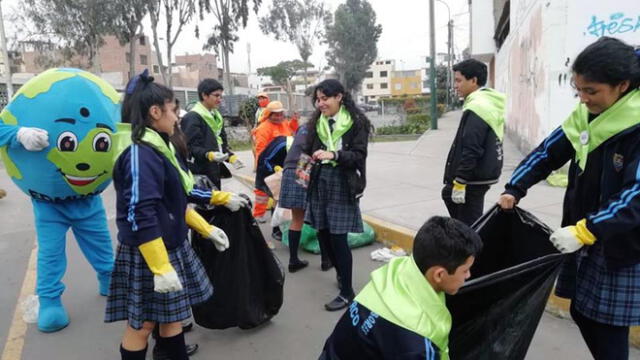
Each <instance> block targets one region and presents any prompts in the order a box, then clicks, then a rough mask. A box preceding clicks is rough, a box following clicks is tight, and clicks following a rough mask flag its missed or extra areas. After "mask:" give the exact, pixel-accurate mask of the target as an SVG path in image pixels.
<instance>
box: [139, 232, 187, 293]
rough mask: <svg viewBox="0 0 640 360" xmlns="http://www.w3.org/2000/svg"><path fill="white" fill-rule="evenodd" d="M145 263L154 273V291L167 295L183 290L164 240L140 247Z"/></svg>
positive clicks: (150, 242) (153, 241)
mask: <svg viewBox="0 0 640 360" xmlns="http://www.w3.org/2000/svg"><path fill="white" fill-rule="evenodd" d="M138 249H139V250H140V253H142V257H143V258H144V261H145V262H146V263H147V266H149V270H151V272H152V273H153V290H154V291H155V292H158V293H167V292H172V291H180V290H182V283H180V279H179V278H178V273H176V270H175V269H174V268H173V266H172V265H171V262H170V261H169V254H168V253H167V248H166V247H165V246H164V241H162V238H157V239H155V240H151V241H149V242H146V243H144V244H142V245H140V246H138Z"/></svg>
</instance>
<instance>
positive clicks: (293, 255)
mask: <svg viewBox="0 0 640 360" xmlns="http://www.w3.org/2000/svg"><path fill="white" fill-rule="evenodd" d="M301 234H302V232H300V231H295V230H289V264H294V263H297V262H299V261H300V259H299V258H298V246H299V245H300V235H301Z"/></svg>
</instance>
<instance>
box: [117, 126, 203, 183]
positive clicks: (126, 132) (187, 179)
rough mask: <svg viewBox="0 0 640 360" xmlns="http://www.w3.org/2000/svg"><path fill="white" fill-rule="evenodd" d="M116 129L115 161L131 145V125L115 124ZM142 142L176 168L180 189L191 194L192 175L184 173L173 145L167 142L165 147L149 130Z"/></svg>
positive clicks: (147, 129) (193, 181)
mask: <svg viewBox="0 0 640 360" xmlns="http://www.w3.org/2000/svg"><path fill="white" fill-rule="evenodd" d="M116 127H117V129H118V131H117V132H116V141H115V149H114V156H115V160H117V159H118V157H119V156H120V154H122V152H123V151H124V150H125V149H126V148H127V147H129V146H130V145H131V144H132V143H133V142H132V141H131V124H128V123H118V124H116ZM142 141H144V142H145V143H147V144H149V146H151V147H152V148H154V149H155V150H156V151H158V152H159V153H160V154H162V156H164V157H165V158H166V159H167V160H169V162H170V163H171V165H173V167H174V168H176V170H177V171H178V174H179V175H180V183H181V184H182V188H183V189H184V192H185V194H189V193H191V191H192V190H193V186H194V184H195V180H194V178H193V175H192V174H191V171H189V170H186V171H185V170H183V169H182V167H181V166H180V163H179V162H178V158H177V157H176V150H175V148H174V147H173V144H172V143H171V142H169V145H167V143H166V142H165V141H164V139H162V137H160V134H158V133H157V132H155V131H154V130H152V129H150V128H146V129H145V132H144V135H143V136H142ZM114 163H115V161H114Z"/></svg>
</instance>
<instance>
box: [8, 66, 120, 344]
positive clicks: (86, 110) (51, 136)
mask: <svg viewBox="0 0 640 360" xmlns="http://www.w3.org/2000/svg"><path fill="white" fill-rule="evenodd" d="M119 101H120V95H119V94H118V93H117V92H116V91H115V89H114V88H113V87H112V86H111V85H109V84H108V83H107V82H105V81H104V80H102V79H101V78H99V77H97V76H95V75H93V74H91V73H89V72H86V71H82V70H78V69H68V68H59V69H50V70H47V71H45V72H43V73H41V74H40V75H38V76H36V77H34V78H33V79H31V80H29V81H28V82H27V83H26V84H24V85H23V86H22V87H21V88H20V90H19V91H18V92H17V93H16V95H15V96H14V97H13V99H12V100H11V102H10V103H9V104H8V105H7V107H5V108H4V110H3V111H2V113H0V155H2V159H3V161H4V162H5V166H6V169H7V172H8V173H9V175H10V176H11V179H12V180H13V181H14V182H15V183H16V185H18V187H19V188H20V189H21V190H22V191H24V192H25V193H26V194H27V195H29V196H30V197H31V199H32V204H33V209H34V214H35V223H36V232H37V236H38V269H37V287H36V292H37V294H38V296H39V301H40V305H39V316H38V329H40V330H41V331H43V332H54V331H58V330H60V329H62V328H64V327H66V326H67V325H68V324H69V316H68V314H67V312H66V310H65V309H64V307H63V305H62V301H61V295H62V293H63V291H64V289H65V286H64V284H63V283H62V277H63V276H64V273H65V270H66V265H67V260H66V255H65V238H66V233H67V232H68V230H69V228H71V229H72V231H73V234H74V235H75V238H76V240H77V242H78V245H79V246H80V249H81V250H82V252H83V254H84V255H85V257H86V258H87V260H88V261H89V263H90V264H91V265H92V267H93V268H94V269H95V271H96V273H97V279H98V288H99V293H100V294H101V295H107V292H108V290H109V281H110V278H111V270H112V268H113V248H112V245H111V236H110V234H109V230H108V227H107V219H106V214H105V210H104V206H103V204H102V199H101V198H100V196H99V194H100V193H101V192H102V191H103V190H104V189H105V188H106V187H107V186H108V185H109V183H110V181H111V171H112V168H113V159H114V154H113V152H114V149H113V148H114V147H113V146H112V144H113V135H114V132H115V131H116V123H117V122H118V121H119V119H120V105H119Z"/></svg>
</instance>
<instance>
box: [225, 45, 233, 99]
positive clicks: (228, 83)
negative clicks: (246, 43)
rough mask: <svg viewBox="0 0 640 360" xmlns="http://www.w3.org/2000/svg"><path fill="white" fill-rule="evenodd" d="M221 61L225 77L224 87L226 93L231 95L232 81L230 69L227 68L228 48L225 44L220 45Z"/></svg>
mask: <svg viewBox="0 0 640 360" xmlns="http://www.w3.org/2000/svg"><path fill="white" fill-rule="evenodd" d="M222 52H223V54H222V56H223V58H222V62H223V64H222V65H223V68H224V74H223V78H224V79H225V80H224V81H225V87H226V89H227V94H229V95H233V82H232V79H231V71H230V70H229V48H228V47H226V46H223V47H222Z"/></svg>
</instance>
